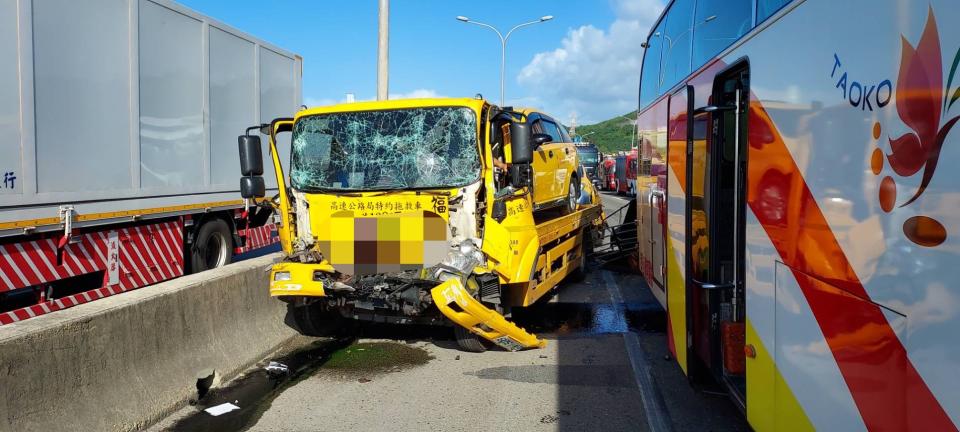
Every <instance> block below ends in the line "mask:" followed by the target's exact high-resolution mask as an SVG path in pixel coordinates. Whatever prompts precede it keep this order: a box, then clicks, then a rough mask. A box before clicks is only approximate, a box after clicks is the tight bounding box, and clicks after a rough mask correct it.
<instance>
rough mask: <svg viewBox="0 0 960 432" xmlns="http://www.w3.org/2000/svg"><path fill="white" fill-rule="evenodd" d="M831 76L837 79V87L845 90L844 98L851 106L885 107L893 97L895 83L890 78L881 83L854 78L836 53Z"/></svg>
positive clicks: (862, 108) (867, 109)
mask: <svg viewBox="0 0 960 432" xmlns="http://www.w3.org/2000/svg"><path fill="white" fill-rule="evenodd" d="M838 72H839V75H838ZM830 78H835V79H836V80H837V84H836V87H837V88H838V89H840V91H842V92H843V93H842V94H843V98H844V99H845V100H846V101H847V102H849V103H850V105H851V106H853V107H859V108H860V109H861V110H864V111H873V107H877V108H883V107H885V106H887V104H889V103H890V99H891V98H893V83H892V82H890V80H888V79H885V80H883V81H880V83H879V84H864V83H861V82H860V81H856V80H852V79H850V78H849V77H848V76H847V72H846V71H844V70H843V63H841V62H840V57H839V56H837V55H836V54H834V55H833V71H831V72H830Z"/></svg>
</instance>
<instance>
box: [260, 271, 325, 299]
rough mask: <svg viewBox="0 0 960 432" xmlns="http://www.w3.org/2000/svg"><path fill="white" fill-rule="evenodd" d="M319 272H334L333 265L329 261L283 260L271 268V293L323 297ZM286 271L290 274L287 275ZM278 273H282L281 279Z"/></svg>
mask: <svg viewBox="0 0 960 432" xmlns="http://www.w3.org/2000/svg"><path fill="white" fill-rule="evenodd" d="M317 272H323V273H333V272H334V270H333V267H332V266H331V265H330V264H327V263H295V262H281V263H277V264H274V265H273V268H272V269H270V295H271V296H274V297H279V296H307V297H323V296H325V295H326V293H325V292H324V290H323V282H322V281H321V280H320V278H318V277H317V276H316V274H317ZM284 273H286V274H288V275H289V277H286V276H285V275H284ZM278 274H280V275H282V276H283V277H281V278H280V279H281V280H277V279H278Z"/></svg>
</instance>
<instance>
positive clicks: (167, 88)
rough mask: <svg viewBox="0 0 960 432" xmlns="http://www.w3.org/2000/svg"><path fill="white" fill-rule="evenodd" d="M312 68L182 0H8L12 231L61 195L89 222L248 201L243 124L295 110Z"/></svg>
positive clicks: (37, 219)
mask: <svg viewBox="0 0 960 432" xmlns="http://www.w3.org/2000/svg"><path fill="white" fill-rule="evenodd" d="M301 67H302V60H301V59H300V57H299V56H296V55H294V54H292V53H289V52H287V51H284V50H282V49H279V48H277V47H275V46H273V45H270V44H268V43H265V42H263V41H260V40H258V39H256V38H253V37H251V36H249V35H247V34H245V33H243V32H240V31H238V30H236V29H233V28H231V27H229V26H226V25H224V24H222V23H219V22H217V21H216V20H213V19H210V18H208V17H205V16H203V15H200V14H198V13H196V12H194V11H191V10H189V9H187V8H185V7H183V6H181V5H179V4H177V3H174V2H172V1H168V0H85V1H82V2H77V1H73V0H43V1H30V0H4V1H0V137H3V138H2V139H0V237H8V236H12V235H20V234H22V233H23V228H24V227H27V226H33V227H36V229H37V230H38V231H44V230H56V229H59V226H58V225H59V221H58V220H56V219H57V215H58V211H57V210H58V208H59V207H60V206H61V205H73V206H74V207H75V209H76V217H75V219H74V220H75V226H84V225H96V224H106V223H113V222H118V221H124V220H130V218H131V217H132V216H134V215H136V216H138V217H143V218H150V217H164V216H169V215H173V214H183V213H188V212H191V211H194V212H195V211H203V209H204V208H207V207H209V208H210V209H218V208H228V207H231V206H234V207H235V206H237V205H238V204H237V203H238V202H239V193H238V192H237V189H238V184H239V174H240V171H239V161H238V157H237V135H240V134H242V133H243V129H244V128H246V127H248V126H251V125H254V124H257V123H260V122H268V121H270V120H272V119H273V118H275V117H292V116H293V114H294V113H295V112H296V110H297V109H298V107H299V105H300V98H301V97H300V90H301V86H300V78H301ZM281 147H282V149H283V150H282V152H283V155H282V158H283V159H284V163H286V159H288V158H289V143H283V144H282V145H281ZM267 167H268V168H267V172H266V173H265V177H266V179H267V182H268V184H269V185H271V186H272V187H273V188H275V187H276V181H275V180H274V179H273V178H272V176H273V170H272V164H270V163H269V162H268V164H267ZM5 180H6V183H4V181H5ZM271 186H268V188H269V187H271ZM198 209H199V210H198ZM108 213H116V214H112V215H109V214H108Z"/></svg>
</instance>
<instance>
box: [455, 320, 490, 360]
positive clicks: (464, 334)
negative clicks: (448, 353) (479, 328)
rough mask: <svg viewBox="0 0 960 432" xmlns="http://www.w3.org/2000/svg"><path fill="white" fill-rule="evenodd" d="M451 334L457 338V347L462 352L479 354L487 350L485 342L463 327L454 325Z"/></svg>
mask: <svg viewBox="0 0 960 432" xmlns="http://www.w3.org/2000/svg"><path fill="white" fill-rule="evenodd" d="M453 334H454V336H456V337H457V345H459V346H460V349H462V350H464V351H468V352H475V353H481V352H484V351H486V350H487V341H486V340H485V339H483V338H481V337H480V336H477V334H475V333H474V332H472V331H470V330H467V329H466V328H464V327H463V326H460V325H456V324H454V327H453Z"/></svg>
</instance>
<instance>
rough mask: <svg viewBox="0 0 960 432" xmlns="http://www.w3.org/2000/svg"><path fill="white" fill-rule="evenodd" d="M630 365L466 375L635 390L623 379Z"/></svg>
mask: <svg viewBox="0 0 960 432" xmlns="http://www.w3.org/2000/svg"><path fill="white" fill-rule="evenodd" d="M632 374H633V370H632V369H631V368H630V366H628V365H596V366H592V365H560V366H558V365H523V366H497V367H491V368H486V369H480V370H478V371H476V372H465V373H464V375H472V376H475V377H477V378H480V379H491V380H507V381H514V382H520V383H527V384H551V385H562V386H584V387H604V388H625V389H628V388H634V387H635V386H636V384H634V383H633V381H631V380H626V379H624V378H623V377H625V376H631V375H632Z"/></svg>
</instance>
